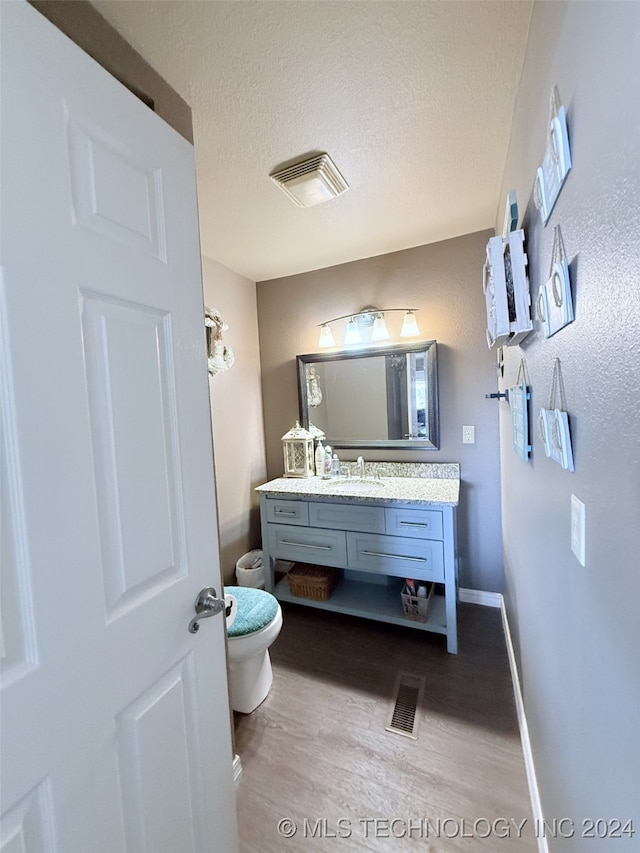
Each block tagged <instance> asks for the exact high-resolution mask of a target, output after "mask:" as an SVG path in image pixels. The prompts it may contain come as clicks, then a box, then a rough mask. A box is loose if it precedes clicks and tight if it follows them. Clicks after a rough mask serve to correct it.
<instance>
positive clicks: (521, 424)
mask: <svg viewBox="0 0 640 853" xmlns="http://www.w3.org/2000/svg"><path fill="white" fill-rule="evenodd" d="M521 376H522V378H523V379H524V378H525V364H524V359H522V361H521V362H520V369H519V370H518V375H517V377H516V385H513V386H512V387H511V388H509V404H510V406H511V422H512V426H513V449H514V450H515V452H516V453H517V454H518V456H521V457H522V458H523V459H524V460H525V461H526V460H527V459H528V458H529V455H530V453H531V444H530V443H529V403H528V401H529V400H530V399H531V390H530V388H529V386H528V385H526V384H517V383H519V382H520V378H521Z"/></svg>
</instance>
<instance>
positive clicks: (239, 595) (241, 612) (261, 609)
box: [224, 586, 279, 637]
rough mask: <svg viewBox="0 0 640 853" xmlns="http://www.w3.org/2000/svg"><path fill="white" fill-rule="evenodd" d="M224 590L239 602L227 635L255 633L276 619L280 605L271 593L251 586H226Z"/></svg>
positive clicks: (241, 635) (236, 635)
mask: <svg viewBox="0 0 640 853" xmlns="http://www.w3.org/2000/svg"><path fill="white" fill-rule="evenodd" d="M224 591H225V594H227V595H232V596H233V597H234V598H235V599H236V601H237V602H238V610H237V615H236V618H235V619H234V620H233V624H232V625H231V627H229V628H227V636H229V637H244V636H245V635H246V634H253V633H255V632H256V631H260V630H261V629H262V628H266V626H267V625H268V624H269V623H270V622H273V620H274V619H275V616H276V613H277V612H278V606H279V605H278V601H277V599H276V598H275V597H274V596H273V595H271V593H269V592H265V591H264V590H263V589H254V588H253V587H250V586H225V588H224Z"/></svg>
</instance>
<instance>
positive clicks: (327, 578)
mask: <svg viewBox="0 0 640 853" xmlns="http://www.w3.org/2000/svg"><path fill="white" fill-rule="evenodd" d="M287 580H288V581H289V590H290V591H291V595H296V596H298V597H299V598H312V599H313V600H314V601H326V600H327V599H328V598H330V597H331V592H332V590H333V587H334V585H335V582H336V571H335V569H331V568H325V567H324V566H311V565H309V564H308V563H296V564H295V566H294V567H293V568H292V569H290V570H289V572H288V573H287Z"/></svg>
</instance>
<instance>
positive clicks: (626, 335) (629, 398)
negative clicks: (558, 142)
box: [496, 2, 640, 853]
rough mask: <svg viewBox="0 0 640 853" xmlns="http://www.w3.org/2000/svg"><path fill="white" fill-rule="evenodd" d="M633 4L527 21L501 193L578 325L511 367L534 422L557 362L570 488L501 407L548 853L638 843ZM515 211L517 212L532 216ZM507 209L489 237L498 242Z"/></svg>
mask: <svg viewBox="0 0 640 853" xmlns="http://www.w3.org/2000/svg"><path fill="white" fill-rule="evenodd" d="M554 83H555V84H557V86H558V88H559V92H560V96H561V99H562V101H563V103H564V104H565V106H566V107H567V110H568V125H569V134H570V138H571V151H572V158H573V168H572V170H571V172H570V174H569V176H568V178H567V181H566V183H565V186H564V189H563V191H562V193H561V195H560V198H559V200H558V202H557V204H556V207H555V209H554V211H553V213H552V215H551V218H550V220H549V222H548V224H547V226H546V227H543V226H542V224H541V222H540V220H539V217H538V214H537V211H536V210H535V209H534V208H533V206H532V204H531V189H532V185H533V178H534V175H535V169H536V167H537V165H538V163H539V162H540V160H541V158H542V155H543V149H544V144H545V133H546V123H547V118H548V111H549V92H550V89H551V86H552V85H553V84H554ZM639 97H640V4H638V3H635V2H634V3H617V2H594V3H583V2H578V3H569V4H565V3H546V2H543V3H536V5H535V7H534V12H533V17H532V23H531V31H530V36H529V43H528V48H527V56H526V60H525V65H524V70H523V76H522V80H521V85H520V91H519V95H518V99H517V108H516V111H515V114H514V121H513V128H512V135H511V141H510V147H509V153H508V158H507V162H506V169H505V175H504V184H503V193H502V198H503V199H504V198H505V195H506V192H507V190H509V189H510V188H515V189H517V193H518V200H519V203H520V207H521V210H524V208H525V207H526V214H525V216H524V227H525V230H526V237H527V250H528V256H529V272H530V279H531V288H532V295H533V298H534V300H535V297H536V296H537V293H538V289H539V287H540V285H541V283H542V282H543V281H544V280H545V279H546V278H547V277H548V274H549V264H550V259H551V252H552V245H553V227H554V225H556V224H560V225H561V227H562V233H563V236H564V242H565V246H566V249H567V253H568V256H569V258H570V259H571V272H572V285H573V290H574V299H575V310H576V319H575V322H574V323H573V324H572V325H570V326H568V327H566V328H565V329H563V330H561V331H560V332H559V333H558V334H557V335H555V336H554V337H552V338H549V339H546V338H544V336H543V334H542V333H541V331H540V330H539V323H536V331H535V333H534V334H532V335H530V337H529V338H528V339H527V340H526V341H525V342H524V343H523V345H522V346H521V347H520V348H518V347H514V348H509V349H507V350H506V368H505V380H504V383H503V385H504V386H508V385H509V384H513V383H514V382H515V379H516V374H517V372H518V365H519V362H520V359H521V358H522V357H523V356H524V358H525V359H526V365H527V370H528V376H529V379H530V382H531V384H532V387H533V393H532V400H531V412H532V414H533V415H534V416H537V413H538V411H539V409H540V407H541V406H546V405H547V401H548V397H549V391H550V387H551V377H552V366H553V359H554V358H556V357H559V358H560V359H561V365H562V374H563V377H564V385H565V392H566V404H567V409H568V411H569V414H570V424H571V434H572V443H573V452H574V458H575V469H576V470H575V473H570V472H568V471H563V470H562V469H561V468H560V466H559V465H557V464H556V463H555V462H553V461H552V460H550V459H548V458H547V457H546V456H545V455H544V451H543V448H542V444H541V441H540V439H539V437H538V435H537V434H534V438H533V456H532V459H531V461H530V462H523V461H522V459H520V458H519V457H518V456H517V455H516V454H515V453H514V452H513V450H512V448H511V429H510V421H509V409H508V406H507V405H505V404H500V409H501V417H500V432H501V465H502V513H503V530H504V533H503V536H504V563H505V575H506V589H507V604H508V613H509V618H510V622H511V628H512V631H513V634H514V639H515V641H516V645H517V647H518V652H519V659H520V667H521V676H522V684H523V691H524V699H525V706H526V713H527V718H528V723H529V728H530V734H531V739H532V747H533V753H534V758H535V764H536V769H537V773H538V781H539V786H540V791H541V799H542V806H543V810H544V812H545V815H546V817H548V818H553V817H558V818H560V817H570V818H573V819H574V820H575V821H576V835H575V837H574V838H572V839H564V840H556V841H555V842H553V843H552V844H551V849H552V850H553V851H556V850H562V851H565V850H576V851H578V850H580V851H582V850H607V851H608V850H619V851H621V853H622V851H623V850H631V849H633V850H637V849H639V847H638V845H639V843H640V842H638V838H637V837H636V838H635V839H634V840H629V839H628V837H626V840H623V839H620V840H613V839H610V840H608V841H607V840H602V841H592V842H589V841H588V840H586V839H583V838H581V837H580V834H581V827H580V822H581V821H582V820H583V819H585V818H597V817H603V818H610V817H617V818H619V819H621V820H626V819H629V818H633V819H635V821H636V831H638V830H640V811H639V808H640V781H639V780H640V726H639V721H640V717H639V714H640V654H639V639H640V616H639V610H638V602H639V601H640V573H639V571H638V568H639V565H640V557H639V555H640V479H639V474H640V441H639V428H638V414H639V411H640V406H639V403H638V401H639V399H640V375H639V367H638V365H639V356H638V352H639V348H640V285H639V270H640V201H639V200H640V101H639ZM527 205H528V207H527ZM502 214H503V210H502V204H501V205H500V209H499V210H498V211H497V216H496V227H497V228H498V230H501V228H502ZM572 493H574V494H576V495H577V496H578V497H579V498H580V499H581V500H582V501H584V503H585V504H586V517H587V535H586V567H585V568H583V567H582V566H581V565H580V564H579V563H578V561H577V559H576V558H575V557H574V556H573V554H572V552H571V549H570V496H571V494H572Z"/></svg>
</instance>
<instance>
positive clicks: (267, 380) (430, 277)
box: [257, 231, 503, 591]
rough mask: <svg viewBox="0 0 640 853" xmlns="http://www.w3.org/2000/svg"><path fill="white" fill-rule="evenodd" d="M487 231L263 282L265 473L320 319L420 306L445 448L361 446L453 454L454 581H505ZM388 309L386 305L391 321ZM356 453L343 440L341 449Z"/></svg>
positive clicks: (272, 463) (415, 456) (390, 455)
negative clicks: (467, 429)
mask: <svg viewBox="0 0 640 853" xmlns="http://www.w3.org/2000/svg"><path fill="white" fill-rule="evenodd" d="M489 236H491V232H488V231H485V232H480V233H478V234H470V235H467V236H465V237H458V238H456V239H453V240H446V241H444V242H441V243H434V244H431V245H428V246H420V247H418V248H415V249H407V250H405V251H402V252H394V253H392V254H388V255H381V256H380V257H375V258H367V259H365V260H361V261H354V262H353V263H350V264H343V265H340V266H335V267H330V268H328V269H324V270H317V271H315V272H309V273H304V274H301V275H297V276H289V277H287V278H281V279H275V280H273V281H266V282H259V283H258V285H257V292H258V328H259V333H260V357H261V363H262V392H263V405H264V418H265V421H264V422H265V439H266V447H267V473H268V476H269V478H273V477H279V476H281V475H282V446H281V441H280V438H281V436H282V435H284V433H285V432H286V431H287V430H288V429H289V428H290V427H291V426H292V425H293V423H294V421H295V420H296V418H297V417H298V394H297V386H296V362H295V357H296V355H297V354H300V353H309V352H317V350H318V332H319V329H318V325H317V324H318V323H321V322H322V321H324V320H329V319H331V318H332V317H339V316H341V315H343V314H348V313H349V312H352V311H359V310H360V309H362V308H363V307H364V306H366V305H372V304H373V305H376V306H377V307H379V308H402V307H405V306H407V307H414V308H418V309H420V310H419V311H418V313H417V320H418V323H419V325H420V330H421V332H422V338H424V339H426V340H431V339H435V340H437V341H438V370H439V378H440V395H439V396H440V427H441V449H440V450H439V451H416V450H413V451H395V452H387V451H377V452H373V451H371V452H367V453H365V454H364V456H365V458H366V459H367V460H369V461H371V460H376V459H377V460H381V459H388V460H392V461H397V462H403V461H406V462H420V461H423V462H459V463H460V465H461V472H462V479H463V488H462V495H461V503H460V507H459V512H458V520H459V537H458V538H459V549H460V557H461V576H460V582H461V585H462V586H463V587H469V588H474V589H483V590H490V591H501V590H502V584H503V576H502V554H501V544H500V475H499V467H498V465H499V463H498V456H499V454H498V406H497V404H496V403H494V402H492V401H488V400H485V398H484V395H485V393H487V392H489V391H494V390H495V389H496V385H497V382H496V372H495V369H494V362H495V355H494V354H493V353H491V352H490V351H489V350H488V349H487V344H486V339H485V331H484V321H483V315H484V294H483V292H482V264H483V262H484V257H485V247H486V243H487V240H488V238H489ZM393 316H394V315H388V323H389V325H390V326H391V325H392V322H393V320H392V318H393ZM396 316H397V317H398V318H400V319H401V315H400V314H399V315H396ZM397 331H399V320H398V329H397V330H396V334H397ZM396 340H397V338H396ZM410 340H413V339H410ZM463 424H473V425H475V427H476V444H474V445H463V444H462V426H463ZM357 455H358V452H357V451H351V453H349V452H348V451H346V450H345V451H343V452H342V454H341V457H342V458H343V459H345V460H349V459H355V458H356V456H357Z"/></svg>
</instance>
